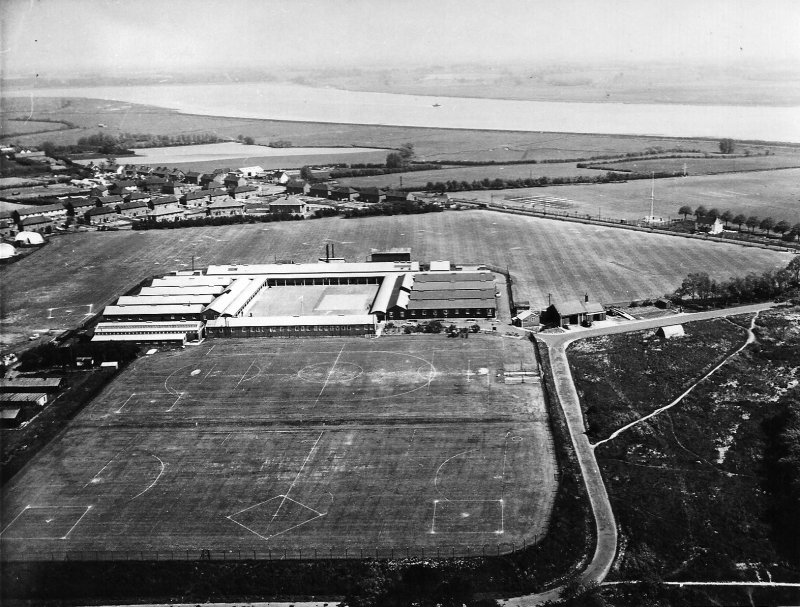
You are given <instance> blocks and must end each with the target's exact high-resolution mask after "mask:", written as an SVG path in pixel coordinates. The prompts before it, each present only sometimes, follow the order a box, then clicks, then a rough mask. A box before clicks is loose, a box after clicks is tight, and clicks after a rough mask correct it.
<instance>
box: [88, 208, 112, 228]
mask: <svg viewBox="0 0 800 607" xmlns="http://www.w3.org/2000/svg"><path fill="white" fill-rule="evenodd" d="M84 218H85V219H86V223H88V224H89V225H99V224H103V223H108V222H109V221H114V220H115V219H116V218H117V210H116V209H115V208H111V207H95V208H94V209H89V210H88V211H86V213H84Z"/></svg>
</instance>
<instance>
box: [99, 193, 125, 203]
mask: <svg viewBox="0 0 800 607" xmlns="http://www.w3.org/2000/svg"><path fill="white" fill-rule="evenodd" d="M97 200H99V201H100V204H114V203H117V202H122V196H120V195H119V194H117V195H114V196H97Z"/></svg>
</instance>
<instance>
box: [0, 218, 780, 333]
mask: <svg viewBox="0 0 800 607" xmlns="http://www.w3.org/2000/svg"><path fill="white" fill-rule="evenodd" d="M326 243H333V244H334V245H335V248H336V252H337V254H338V255H340V256H342V257H344V258H345V259H347V260H348V261H363V260H364V259H365V258H366V256H367V255H369V252H370V249H371V248H390V247H411V248H412V256H413V257H414V258H415V259H419V260H422V261H428V260H435V259H449V260H451V261H454V262H457V263H488V264H490V265H492V266H494V267H496V268H501V269H505V268H506V267H508V269H509V270H510V272H511V274H512V277H513V279H514V291H515V297H516V298H517V299H527V300H529V301H530V303H531V306H532V307H533V308H534V309H535V308H543V307H546V306H547V301H548V294H551V295H552V297H553V298H554V299H561V298H566V299H574V298H578V297H581V296H583V294H584V293H588V294H589V296H590V298H591V299H592V300H595V301H601V302H604V303H612V302H630V301H631V300H634V299H641V298H645V297H657V296H660V295H663V294H664V293H665V292H667V291H672V290H674V289H675V288H677V287H678V286H679V285H680V283H681V281H682V280H683V278H684V277H685V276H686V274H687V273H689V272H708V274H709V275H710V276H711V277H712V278H716V279H727V278H729V277H730V276H734V275H744V274H747V273H749V272H762V271H764V270H767V269H770V268H781V267H785V266H786V264H787V263H788V262H789V259H790V255H789V254H786V253H778V252H775V251H768V250H762V249H755V248H745V247H741V246H737V245H732V244H730V245H729V244H721V243H710V242H703V241H699V240H689V239H684V238H678V237H674V236H666V235H658V234H648V233H639V232H632V231H627V230H618V229H615V228H605V227H598V226H591V225H582V224H577V223H565V222H560V221H552V220H546V219H539V218H534V217H522V216H511V215H506V214H503V213H495V212H489V211H459V212H452V211H447V212H443V213H429V214H425V215H407V216H394V217H371V218H363V219H339V218H330V219H318V220H310V221H303V222H284V223H271V224H254V225H234V226H219V227H202V228H184V229H177V230H152V231H146V232H125V231H121V232H91V233H81V234H71V235H66V236H58V237H55V238H53V239H52V240H51V242H50V243H49V244H48V245H47V246H46V247H45V248H44V249H42V250H40V251H37V252H35V253H34V254H32V255H30V256H29V257H27V258H26V259H24V260H22V261H20V262H17V263H14V264H11V265H9V266H5V267H3V268H1V269H0V274H2V280H3V284H4V286H6V289H5V291H4V298H3V301H2V324H0V329H2V330H0V339H2V340H3V345H6V344H13V343H21V342H26V341H27V336H28V335H30V334H31V333H32V332H42V331H47V330H49V329H52V330H62V329H65V328H69V327H73V326H75V325H76V324H78V323H79V322H80V321H81V320H83V319H85V318H88V316H89V315H90V314H92V313H96V312H98V311H99V310H101V309H102V307H103V306H105V305H108V304H110V303H112V302H113V301H115V300H116V298H117V297H118V296H119V295H121V294H122V293H123V292H124V291H126V290H128V289H130V288H132V287H133V286H135V285H136V284H137V283H138V282H139V281H141V280H143V279H145V278H146V277H148V276H152V275H155V274H163V273H166V272H170V271H174V270H185V269H187V268H189V267H191V264H192V257H193V256H194V262H195V265H196V266H197V267H205V266H207V265H209V264H224V263H264V262H269V261H272V260H273V259H275V258H278V259H294V260H295V261H296V262H309V261H316V259H317V258H318V257H319V256H320V255H323V254H324V251H325V246H324V245H325V244H326ZM498 303H499V305H500V306H507V304H508V302H507V300H506V294H505V293H503V297H502V298H501V299H499V300H498Z"/></svg>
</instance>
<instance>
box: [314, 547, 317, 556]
mask: <svg viewBox="0 0 800 607" xmlns="http://www.w3.org/2000/svg"><path fill="white" fill-rule="evenodd" d="M314 558H317V549H316V547H315V548H314Z"/></svg>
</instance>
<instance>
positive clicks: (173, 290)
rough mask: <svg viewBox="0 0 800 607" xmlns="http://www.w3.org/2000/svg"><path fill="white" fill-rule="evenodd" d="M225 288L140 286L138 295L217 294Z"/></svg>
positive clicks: (212, 286) (218, 286)
mask: <svg viewBox="0 0 800 607" xmlns="http://www.w3.org/2000/svg"><path fill="white" fill-rule="evenodd" d="M224 290H225V286H224V285H196V286H186V287H142V288H141V290H140V291H139V297H154V296H163V295H219V294H220V293H222V292H223V291H224Z"/></svg>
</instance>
